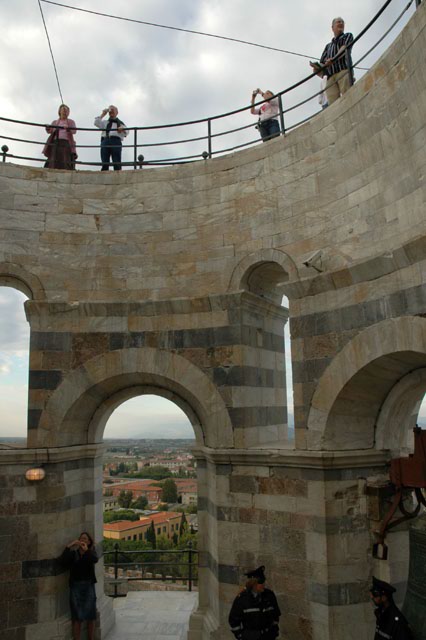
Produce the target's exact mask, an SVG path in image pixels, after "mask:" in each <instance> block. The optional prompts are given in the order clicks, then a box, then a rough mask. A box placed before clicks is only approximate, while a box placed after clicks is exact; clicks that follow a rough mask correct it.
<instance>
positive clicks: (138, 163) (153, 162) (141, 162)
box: [0, 0, 421, 169]
mask: <svg viewBox="0 0 426 640" xmlns="http://www.w3.org/2000/svg"><path fill="white" fill-rule="evenodd" d="M414 1H415V4H416V8H417V7H418V6H419V5H420V2H421V0H409V1H408V4H407V5H406V6H405V7H404V9H403V11H402V12H401V13H400V14H399V16H398V17H397V18H396V20H395V21H394V22H393V23H392V25H391V26H390V27H389V28H388V29H387V30H386V31H385V33H384V35H382V36H381V37H380V38H379V40H378V41H377V42H376V43H375V44H374V45H373V46H372V47H370V48H369V49H368V51H367V52H366V53H365V54H364V55H363V56H362V57H361V58H360V59H359V60H358V61H357V62H356V63H355V64H353V63H352V61H351V59H350V54H349V52H348V50H346V52H345V54H344V55H346V56H347V57H348V74H349V76H350V80H351V84H352V83H353V75H352V74H353V68H354V67H355V66H357V65H358V64H359V63H360V62H361V61H362V60H364V59H365V58H366V57H367V56H368V55H370V54H371V52H372V51H373V50H375V49H376V48H377V46H378V45H379V44H380V43H381V42H382V41H383V40H384V38H385V37H386V36H387V35H388V34H389V32H390V31H391V30H392V29H393V28H394V27H395V25H396V24H397V23H398V22H399V21H400V20H401V19H402V17H403V15H404V14H405V13H406V12H407V11H408V9H409V7H410V6H411V5H412V4H413V2H414ZM392 2H394V0H385V2H384V4H383V5H382V6H381V8H380V9H379V10H378V11H377V13H376V14H375V15H374V16H373V18H372V19H371V20H370V22H369V23H368V24H367V25H366V26H365V27H364V28H363V29H362V30H361V31H360V32H359V34H358V35H357V36H356V37H355V38H354V40H353V44H352V45H351V50H352V49H353V46H354V45H355V44H356V43H357V42H359V40H360V39H361V38H362V37H363V36H364V35H365V34H366V33H367V32H368V31H369V30H370V29H371V27H372V26H373V25H374V24H375V23H376V22H377V20H378V19H379V18H380V16H381V15H382V14H383V13H384V12H385V11H386V9H387V8H388V7H389V5H391V4H392ZM341 56H342V54H337V55H336V56H335V57H334V58H333V60H337V59H338V58H340V57H341ZM316 77H317V74H316V73H311V74H309V75H308V76H306V77H304V78H302V79H301V80H298V81H297V82H295V83H293V84H292V85H290V86H289V87H287V88H285V89H283V90H282V91H280V92H278V93H276V94H275V97H276V98H277V99H278V103H279V107H280V109H279V114H278V116H277V117H278V118H279V122H280V130H281V131H280V133H281V135H285V134H286V133H287V132H288V131H291V130H293V129H294V128H296V127H298V126H300V125H301V124H303V123H304V122H306V121H308V120H310V119H311V118H312V117H314V116H315V115H317V114H318V113H319V112H320V111H319V110H318V109H317V110H316V111H315V112H314V113H310V114H309V115H306V105H308V103H309V102H310V101H311V100H313V99H314V98H317V97H318V96H319V95H320V93H321V90H320V91H315V93H313V94H312V95H309V96H308V97H303V98H302V99H299V100H298V101H297V102H296V103H295V104H292V105H289V106H285V107H284V108H283V104H282V97H283V96H287V95H289V94H290V93H292V92H293V91H295V90H296V89H298V88H299V87H302V86H303V85H305V84H306V83H307V82H309V81H310V80H312V79H313V78H316ZM265 102H266V100H262V101H259V102H257V103H256V107H259V105H262V104H264V103H265ZM251 107H252V105H251V104H250V105H248V106H244V107H240V108H238V109H233V110H231V111H227V112H225V113H221V114H218V115H214V116H209V117H207V118H202V119H195V120H187V121H185V122H174V123H169V124H160V125H144V126H131V127H126V128H127V130H128V132H129V133H130V132H132V131H133V133H134V135H133V138H134V139H133V144H132V143H128V144H123V149H133V160H132V161H124V162H122V166H123V167H132V168H134V169H137V168H138V167H139V168H142V166H161V165H170V164H181V163H185V162H194V161H196V160H200V158H201V157H202V158H204V159H206V158H207V159H208V158H212V157H216V156H218V155H220V154H224V153H229V152H232V151H236V150H237V149H242V148H244V147H247V146H251V145H253V144H256V142H258V138H256V139H250V140H248V141H241V134H242V132H247V133H248V132H249V130H251V129H254V128H255V127H256V124H255V123H250V124H244V125H243V126H237V127H236V126H235V125H234V126H233V127H232V128H230V129H226V130H224V131H218V132H214V131H213V130H212V125H213V123H215V122H217V121H221V120H225V119H226V118H230V117H233V116H236V115H238V114H241V113H247V112H248V111H249V110H250V109H251ZM304 107H305V109H304V110H305V113H302V116H303V117H302V118H301V119H300V120H298V121H297V122H290V123H286V122H285V115H287V114H290V113H294V112H295V111H296V110H297V109H300V108H304ZM292 120H293V118H292ZM0 122H4V123H9V124H13V125H22V126H31V127H38V128H43V129H44V128H45V127H46V126H47V127H49V128H51V129H60V128H61V127H60V126H59V125H51V124H42V123H39V122H29V121H26V120H17V119H14V118H8V117H4V116H0ZM192 126H205V127H206V130H205V134H202V132H200V133H198V132H197V133H196V135H192V136H189V137H188V136H186V137H185V138H183V139H180V138H178V139H173V140H165V141H162V140H160V141H156V142H150V141H145V140H144V141H143V142H142V143H138V132H139V131H140V132H144V133H146V134H148V133H149V132H155V131H161V130H169V129H173V128H178V130H179V129H180V128H182V127H192ZM77 131H79V132H97V133H98V134H99V133H100V131H99V129H98V128H93V127H77ZM12 133H13V132H12ZM231 135H236V136H237V138H235V139H233V140H232V143H231V145H226V144H225V145H224V147H223V148H221V149H213V140H215V139H217V138H223V137H224V136H231ZM238 136H240V140H238ZM0 139H3V140H8V141H13V142H18V143H24V144H33V145H43V146H44V144H45V143H44V142H43V141H41V140H27V139H24V138H21V137H17V136H14V135H10V136H8V135H5V134H4V133H3V132H2V135H0ZM243 140H244V139H243ZM202 142H205V143H206V145H207V149H200V148H199V149H198V150H196V152H194V151H193V152H192V153H191V152H190V153H186V155H185V154H178V155H176V157H164V158H155V157H152V158H149V159H145V158H144V157H143V156H138V155H137V154H138V150H139V149H155V148H157V147H169V146H170V147H175V146H176V145H180V146H181V147H185V146H186V145H194V144H195V145H197V143H202ZM98 148H99V145H98V144H81V145H77V149H78V150H80V149H98ZM185 151H186V149H185ZM1 152H2V156H3V157H2V160H3V162H5V161H6V158H7V159H17V160H26V161H31V162H40V161H42V162H44V161H45V158H41V157H38V158H37V157H31V156H29V155H28V154H27V153H26V154H19V153H18V154H13V153H9V148H8V147H7V145H3V147H2V148H1ZM75 164H76V165H78V166H82V167H84V166H87V167H100V166H101V163H100V162H93V161H82V160H77V161H76V163H75Z"/></svg>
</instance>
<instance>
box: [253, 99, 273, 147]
mask: <svg viewBox="0 0 426 640" xmlns="http://www.w3.org/2000/svg"><path fill="white" fill-rule="evenodd" d="M258 95H261V96H262V98H263V100H266V102H264V103H263V104H262V105H261V106H260V107H259V108H256V107H255V106H254V101H255V100H256V96H258ZM250 113H252V114H253V115H258V116H259V121H258V123H257V128H258V129H259V133H260V135H261V136H262V141H263V142H266V141H267V140H270V139H271V138H275V137H276V136H279V135H280V123H279V122H278V118H279V113H280V107H279V104H278V98H274V94H273V93H272V91H262V90H261V89H254V91H253V93H252V94H251V109H250Z"/></svg>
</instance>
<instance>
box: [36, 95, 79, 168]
mask: <svg viewBox="0 0 426 640" xmlns="http://www.w3.org/2000/svg"><path fill="white" fill-rule="evenodd" d="M69 114H70V108H69V107H68V106H67V105H66V104H61V105H60V107H59V109H58V115H59V118H58V119H57V120H54V121H53V122H52V125H53V126H52V125H50V126H48V127H46V131H47V133H48V134H49V137H48V139H47V142H46V144H45V146H44V149H43V154H44V155H45V156H46V157H47V161H46V163H45V165H44V166H45V167H46V168H47V169H74V167H75V159H76V158H77V154H76V149H75V142H74V134H75V133H76V126H75V122H74V120H71V118H69V117H68V116H69ZM56 127H60V128H58V129H57V128H56Z"/></svg>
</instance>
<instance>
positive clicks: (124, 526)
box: [102, 388, 198, 640]
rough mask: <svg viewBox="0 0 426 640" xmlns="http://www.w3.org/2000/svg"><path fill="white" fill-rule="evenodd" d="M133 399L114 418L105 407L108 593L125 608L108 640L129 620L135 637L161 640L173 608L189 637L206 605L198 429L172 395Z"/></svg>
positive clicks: (147, 394)
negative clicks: (201, 577)
mask: <svg viewBox="0 0 426 640" xmlns="http://www.w3.org/2000/svg"><path fill="white" fill-rule="evenodd" d="M139 392H142V394H143V395H138V393H139ZM129 394H132V397H131V399H127V400H122V401H121V403H120V404H117V403H118V400H117V398H116V399H115V401H114V404H115V405H116V406H115V409H114V410H113V412H111V410H110V406H108V407H106V406H105V407H104V408H105V411H106V413H107V414H108V415H109V418H108V421H107V423H106V426H105V430H104V434H103V440H104V446H105V453H104V459H103V479H102V486H103V550H104V561H105V576H104V580H105V582H104V587H105V593H106V594H107V595H108V596H109V597H110V598H111V603H112V604H113V605H114V604H115V605H117V603H119V610H118V612H117V613H118V615H116V625H115V628H114V629H113V630H111V632H110V634H109V635H108V640H115V639H119V638H122V637H123V635H124V632H125V631H126V628H125V627H126V625H127V626H128V622H127V619H128V616H129V615H131V616H132V630H131V631H132V634H134V635H135V636H136V635H140V636H142V635H143V632H144V631H145V630H146V628H147V626H148V625H149V627H150V630H151V631H150V633H152V634H153V635H155V634H160V633H161V628H162V625H163V626H164V624H166V623H168V622H169V618H170V607H173V608H174V609H178V608H181V609H182V610H185V611H186V616H185V615H182V616H181V617H180V618H179V620H175V621H174V624H175V625H176V633H177V635H180V636H182V637H184V636H185V635H186V632H187V628H188V622H189V617H190V614H191V610H192V609H194V608H195V607H196V605H197V602H198V580H197V578H198V567H197V564H198V563H197V542H198V519H197V493H198V491H197V471H196V463H195V459H194V457H193V455H192V453H191V450H192V448H193V446H194V444H195V437H194V429H193V427H192V424H191V421H190V420H189V418H188V416H187V415H186V413H185V412H184V411H183V410H182V409H181V408H180V407H179V406H178V404H177V403H176V402H173V401H172V400H171V399H168V398H165V397H164V392H162V393H161V396H160V395H158V392H157V394H155V393H154V390H153V389H135V388H133V389H132V390H129V393H128V394H126V395H129ZM135 394H136V395H135ZM165 395H171V394H165ZM123 397H125V395H124V394H123V393H122V394H121V399H122V398H123ZM105 404H108V403H105ZM187 549H191V558H189V552H188V551H186V550H187ZM122 552H123V553H124V552H125V554H126V555H121V556H120V553H122ZM189 559H190V560H191V562H192V563H193V565H194V566H191V567H190V566H189ZM116 560H118V563H117V564H116V562H115V561H116ZM124 595H126V598H125V599H124V600H123V599H119V597H120V596H124ZM137 603H139V605H138V606H137V611H136V610H135V609H136V605H137ZM178 627H179V628H178Z"/></svg>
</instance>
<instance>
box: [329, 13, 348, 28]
mask: <svg viewBox="0 0 426 640" xmlns="http://www.w3.org/2000/svg"><path fill="white" fill-rule="evenodd" d="M338 20H341V21H342V22H343V24H344V23H345V21H344V20H343V18H341V17H340V16H337V18H333V22H332V23H331V26H332V27H333V26H334V23H335V22H337V21H338Z"/></svg>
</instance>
